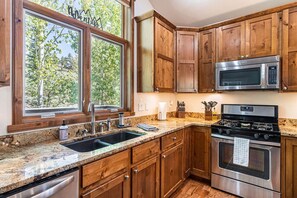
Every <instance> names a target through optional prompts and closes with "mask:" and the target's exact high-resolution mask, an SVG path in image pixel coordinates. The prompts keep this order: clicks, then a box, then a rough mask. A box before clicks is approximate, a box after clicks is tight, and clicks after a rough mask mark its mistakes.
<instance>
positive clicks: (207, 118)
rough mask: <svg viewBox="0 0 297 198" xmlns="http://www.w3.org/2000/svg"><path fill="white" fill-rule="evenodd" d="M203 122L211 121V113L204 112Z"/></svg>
mask: <svg viewBox="0 0 297 198" xmlns="http://www.w3.org/2000/svg"><path fill="white" fill-rule="evenodd" d="M204 116H205V120H212V111H211V110H210V111H207V110H205V115H204Z"/></svg>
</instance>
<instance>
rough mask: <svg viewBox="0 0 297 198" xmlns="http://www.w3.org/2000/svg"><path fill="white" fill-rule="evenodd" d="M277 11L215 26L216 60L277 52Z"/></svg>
mask: <svg viewBox="0 0 297 198" xmlns="http://www.w3.org/2000/svg"><path fill="white" fill-rule="evenodd" d="M278 46H279V17H278V14H277V13H273V14H268V15H265V16H261V17H256V18H252V19H249V20H246V21H243V22H237V23H233V24H230V25H226V26H222V27H219V28H217V62H222V61H232V60H238V59H243V58H250V57H261V56H270V55H277V54H279V50H278V49H279V48H278Z"/></svg>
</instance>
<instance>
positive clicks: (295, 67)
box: [282, 8, 297, 91]
mask: <svg viewBox="0 0 297 198" xmlns="http://www.w3.org/2000/svg"><path fill="white" fill-rule="evenodd" d="M282 35H283V52H282V55H283V59H282V60H283V65H282V79H283V83H282V89H283V91H297V37H296V35H297V8H290V9H287V10H284V11H283V34H282Z"/></svg>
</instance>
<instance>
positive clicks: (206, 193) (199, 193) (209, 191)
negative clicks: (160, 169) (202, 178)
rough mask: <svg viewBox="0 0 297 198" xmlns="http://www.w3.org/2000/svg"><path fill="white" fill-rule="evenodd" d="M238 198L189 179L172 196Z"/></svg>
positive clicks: (181, 197) (177, 197) (176, 197)
mask: <svg viewBox="0 0 297 198" xmlns="http://www.w3.org/2000/svg"><path fill="white" fill-rule="evenodd" d="M207 197H209V198H210V197H211V198H236V196H233V195H230V194H227V193H225V192H222V191H219V190H216V189H214V188H211V187H210V186H209V185H208V184H205V183H202V182H199V181H195V180H192V179H188V180H187V181H185V183H184V184H183V186H182V187H181V188H180V189H179V190H178V191H177V192H176V193H175V194H173V195H172V198H207Z"/></svg>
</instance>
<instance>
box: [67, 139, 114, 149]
mask: <svg viewBox="0 0 297 198" xmlns="http://www.w3.org/2000/svg"><path fill="white" fill-rule="evenodd" d="M62 145H63V146H66V147H68V148H70V149H72V150H75V151H78V152H89V151H94V150H97V149H101V148H104V147H106V146H110V144H108V143H106V142H102V141H101V140H100V139H99V138H92V139H88V140H81V141H77V142H72V143H68V144H62Z"/></svg>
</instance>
